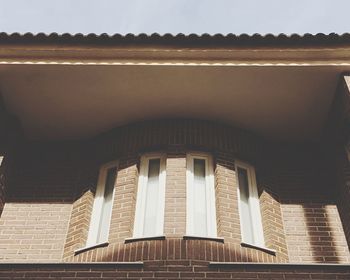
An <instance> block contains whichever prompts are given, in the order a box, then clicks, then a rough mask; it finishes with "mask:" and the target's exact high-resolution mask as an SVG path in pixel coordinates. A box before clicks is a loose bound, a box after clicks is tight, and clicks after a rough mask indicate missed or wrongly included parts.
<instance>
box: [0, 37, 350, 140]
mask: <svg viewBox="0 0 350 280" xmlns="http://www.w3.org/2000/svg"><path fill="white" fill-rule="evenodd" d="M1 36H2V37H1ZM1 36H0V92H1V94H2V95H3V97H4V100H5V103H6V106H7V109H8V110H9V111H10V112H11V113H12V114H15V115H16V116H17V117H18V118H19V119H20V120H21V122H22V126H23V128H24V130H25V132H26V135H27V136H28V137H30V138H35V139H43V138H50V139H56V140H57V139H72V138H82V137H90V136H93V135H96V134H98V133H100V132H103V131H106V130H109V129H111V128H113V127H116V126H119V125H123V124H127V123H131V122H135V121H141V120H147V119H155V118H180V117H181V118H199V119H211V120H217V121H220V122H225V123H228V124H231V125H234V126H237V127H240V128H243V129H247V130H250V131H253V132H255V133H258V134H260V135H262V136H264V137H267V138H274V139H282V140H287V139H288V140H295V141H310V140H317V139H319V137H320V135H321V134H322V130H323V127H324V125H325V122H326V120H327V116H328V112H329V110H330V106H331V103H332V100H333V96H334V93H335V90H336V87H337V83H338V79H339V76H340V75H341V74H342V73H344V72H349V71H350V39H349V38H348V37H347V36H342V37H331V36H330V37H326V38H324V37H322V38H321V37H318V36H311V37H305V38H306V39H305V38H304V39H302V38H301V37H298V38H294V39H293V38H292V37H282V38H281V37H273V38H270V37H258V38H255V37H254V36H253V37H248V39H247V38H245V37H244V38H245V39H244V38H243V39H242V38H239V37H237V36H236V37H230V36H228V37H222V36H221V37H220V38H216V39H215V36H214V37H205V36H204V37H198V36H197V37H190V36H189V37H186V36H180V37H176V36H175V37H174V36H171V37H169V38H168V39H166V36H165V37H164V36H163V37H161V36H158V37H157V36H156V37H153V39H152V36H151V37H147V36H146V37H142V36H141V37H140V36H139V37H137V36H136V37H135V36H129V37H128V36H126V37H120V36H119V37H103V36H100V37H93V38H89V37H84V36H82V37H81V38H80V39H79V36H80V35H79V36H77V37H78V38H77V37H76V36H68V37H64V36H63V37H62V36H56V35H55V36H53V37H52V38H51V39H50V36H43V35H40V36H28V37H27V38H26V37H25V36H17V35H12V36H7V37H4V35H1ZM332 39H333V40H332Z"/></svg>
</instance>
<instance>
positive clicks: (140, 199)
mask: <svg viewBox="0 0 350 280" xmlns="http://www.w3.org/2000/svg"><path fill="white" fill-rule="evenodd" d="M151 159H160V170H159V192H158V195H159V196H158V200H157V201H158V206H157V207H158V211H157V223H156V225H155V227H156V233H155V236H162V235H163V233H164V211H165V180H166V156H165V154H162V153H150V154H145V155H143V156H142V157H141V162H140V174H139V180H138V187H137V198H136V210H135V221H134V233H133V238H143V237H151V236H144V234H143V228H144V214H145V207H146V187H147V182H148V167H149V161H150V160H151Z"/></svg>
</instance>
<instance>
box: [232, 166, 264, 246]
mask: <svg viewBox="0 0 350 280" xmlns="http://www.w3.org/2000/svg"><path fill="white" fill-rule="evenodd" d="M238 167H240V168H243V169H245V170H246V171H247V176H248V185H249V186H248V187H249V200H248V203H249V208H250V212H251V218H252V221H251V222H252V227H253V238H254V244H252V245H255V246H258V247H265V246H264V244H265V241H264V231H263V227H262V221H261V213H260V202H259V194H258V188H257V184H256V175H255V168H254V166H252V165H250V164H248V163H246V162H242V161H239V160H235V169H236V174H237V176H236V178H237V179H236V180H237V184H239V181H238ZM237 194H238V206H239V207H238V212H239V218H240V225H241V236H242V243H246V244H249V243H250V242H247V241H246V240H245V237H244V229H243V222H244V221H243V218H242V214H241V206H240V203H241V197H240V190H239V186H238V188H237Z"/></svg>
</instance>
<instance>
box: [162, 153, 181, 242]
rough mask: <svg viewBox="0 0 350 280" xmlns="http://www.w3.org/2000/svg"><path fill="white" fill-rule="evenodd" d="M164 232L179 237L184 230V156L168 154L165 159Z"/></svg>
mask: <svg viewBox="0 0 350 280" xmlns="http://www.w3.org/2000/svg"><path fill="white" fill-rule="evenodd" d="M166 168H167V173H166V194H165V197H166V201H165V215H164V234H165V235H166V236H169V237H181V236H183V235H184V233H185V232H186V156H185V154H181V153H176V154H175V155H172V154H170V155H168V158H167V161H166Z"/></svg>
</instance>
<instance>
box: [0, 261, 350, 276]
mask: <svg viewBox="0 0 350 280" xmlns="http://www.w3.org/2000/svg"><path fill="white" fill-rule="evenodd" d="M51 278H52V279H135V280H136V279H143V280H146V279H164V280H165V279H212V280H214V279H266V280H267V279H268V280H271V279H289V280H293V279H298V280H299V279H313V280H321V279H322V280H323V279H349V278H350V267H349V266H329V265H322V266H315V265H314V266H310V265H309V266H301V265H267V264H263V265H262V264H260V265H257V264H237V265H224V266H222V265H210V264H209V263H208V262H205V261H191V260H181V261H161V260H160V261H149V262H144V264H134V265H125V264H124V265H123V264H116V263H111V264H91V263H89V264H60V265H57V264H56V265H55V264H47V265H40V266H38V265H32V264H30V265H4V264H2V265H1V264H0V279H51Z"/></svg>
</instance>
